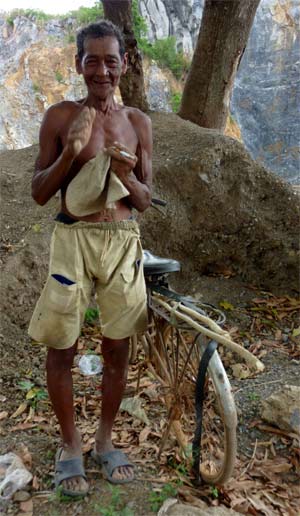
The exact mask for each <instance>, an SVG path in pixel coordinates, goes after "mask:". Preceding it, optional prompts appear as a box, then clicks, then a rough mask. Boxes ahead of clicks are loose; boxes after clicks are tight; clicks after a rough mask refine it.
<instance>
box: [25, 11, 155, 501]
mask: <svg viewBox="0 0 300 516" xmlns="http://www.w3.org/2000/svg"><path fill="white" fill-rule="evenodd" d="M77 51H78V53H77V55H76V70H77V72H78V73H79V74H81V75H83V78H84V81H85V84H86V86H87V97H86V98H85V99H82V100H79V101H76V102H71V101H64V102H60V103H58V104H55V105H54V106H51V107H50V108H49V109H48V111H47V112H46V114H45V117H44V120H43V122H42V126H41V130H40V150H39V155H38V159H37V162H36V168H35V173H34V177H33V180H32V196H33V198H34V199H35V201H36V202H37V203H38V204H40V205H44V204H45V203H46V202H47V201H48V200H49V199H50V198H51V197H52V196H53V195H54V194H55V193H56V192H57V191H58V190H61V199H62V200H61V213H60V214H59V215H58V216H57V219H56V220H57V221H58V222H57V224H56V228H55V230H54V234H53V237H52V244H51V257H50V271H49V277H48V280H47V282H46V285H45V287H44V290H43V293H42V295H41V298H40V300H39V301H38V304H37V306H36V309H35V312H34V314H33V317H32V320H31V324H30V328H29V334H30V335H31V336H32V337H33V338H34V339H35V340H37V341H39V342H42V343H43V344H47V345H48V356H47V364H46V369H47V385H48V391H49V396H50V399H51V402H52V405H53V408H54V411H55V414H56V416H57V418H58V421H59V424H60V428H61V435H62V441H63V446H62V448H61V449H60V450H59V451H58V454H57V458H56V486H60V489H61V490H62V492H63V493H65V494H69V495H71V496H72V495H84V494H86V493H87V490H88V484H87V481H86V477H85V473H84V469H83V464H82V453H81V439H80V435H79V432H78V430H77V429H76V427H75V420H74V419H75V418H74V408H73V397H72V374H71V367H72V363H73V358H74V355H75V353H76V348H77V338H78V336H79V333H80V324H81V323H82V320H83V317H84V312H85V310H86V308H87V306H88V302H89V298H90V293H91V284H92V283H93V282H95V287H96V293H97V299H98V304H99V306H100V316H101V323H102V325H103V328H104V329H103V343H102V354H103V361H104V368H103V381H102V409H101V419H100V424H99V428H98V430H97V432H96V439H95V448H94V452H93V457H94V458H95V460H96V461H97V462H98V463H99V464H100V465H101V466H102V470H103V472H104V474H105V475H106V477H107V478H108V479H109V480H110V481H111V482H115V483H118V482H120V483H124V482H128V481H131V480H133V478H134V471H133V465H132V464H130V462H129V461H128V460H127V459H126V456H125V455H124V454H122V453H121V452H120V451H119V450H115V449H114V447H113V444H112V440H111V434H112V426H113V423H114V420H115V417H116V414H117V411H118V409H119V406H120V402H121V400H122V396H123V393H124V389H125V384H126V379H127V368H128V348H129V337H130V335H132V334H134V333H136V332H138V331H144V329H145V326H146V296H145V287H144V281H143V272H142V267H140V263H141V258H142V255H141V246H140V241H139V230H138V226H137V223H136V222H135V221H134V220H132V213H131V210H132V208H133V207H134V208H135V209H137V210H138V211H139V212H143V211H144V210H145V209H146V208H148V206H149V205H150V203H151V179H152V171H151V154H152V134H151V123H150V120H149V118H148V117H147V116H146V115H145V114H144V113H142V112H141V111H139V110H138V109H135V108H128V107H125V106H121V105H119V104H117V103H116V102H115V100H114V93H115V90H116V88H117V86H118V84H119V81H120V77H121V75H122V74H125V72H126V68H127V64H126V63H127V55H126V53H125V49H124V42H123V39H122V35H121V33H120V31H119V30H118V28H116V27H115V26H114V25H113V24H112V23H110V22H108V21H100V22H99V23H96V24H92V25H89V26H88V27H85V28H84V29H82V30H81V31H80V32H79V33H78V35H77ZM101 151H102V152H104V153H106V154H108V155H109V156H111V163H110V170H111V171H113V172H115V174H116V175H117V176H118V178H119V179H120V180H121V182H122V183H123V185H124V186H125V187H126V188H127V190H128V191H129V195H128V196H127V197H124V198H123V199H121V200H120V201H117V203H116V209H114V210H105V209H104V210H103V209H101V210H99V212H96V213H92V214H90V215H87V216H83V217H77V216H76V214H74V213H70V211H68V206H67V203H66V191H67V187H68V185H69V183H70V182H71V181H72V179H73V178H75V176H77V174H78V173H79V172H80V170H81V169H82V167H83V165H86V164H87V163H88V162H89V161H90V160H92V159H93V158H94V157H95V156H96V155H97V154H98V153H99V152H101ZM120 151H123V153H122V152H121V153H120ZM124 151H125V152H124ZM87 177H88V176H87ZM99 264H100V265H99ZM72 339H73V340H72Z"/></svg>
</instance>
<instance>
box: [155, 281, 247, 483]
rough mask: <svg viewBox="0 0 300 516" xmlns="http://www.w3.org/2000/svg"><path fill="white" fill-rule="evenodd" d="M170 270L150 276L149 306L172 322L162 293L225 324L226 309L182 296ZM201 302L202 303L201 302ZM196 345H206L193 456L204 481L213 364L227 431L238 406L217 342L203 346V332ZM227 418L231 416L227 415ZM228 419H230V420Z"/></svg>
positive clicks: (197, 392)
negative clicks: (158, 299) (159, 298)
mask: <svg viewBox="0 0 300 516" xmlns="http://www.w3.org/2000/svg"><path fill="white" fill-rule="evenodd" d="M167 275H168V273H167V274H159V275H152V276H148V277H147V276H146V287H147V296H148V306H149V309H150V310H152V311H153V312H154V313H156V314H157V315H158V316H160V317H162V318H163V319H165V320H166V321H167V322H168V323H170V322H171V321H170V316H169V315H166V313H165V312H164V311H163V310H162V309H161V308H160V307H158V306H155V303H154V302H153V293H158V294H161V295H163V296H165V297H167V298H169V299H171V300H174V301H177V302H180V303H182V304H184V305H185V306H187V307H189V308H191V309H192V310H194V311H195V312H198V313H201V314H202V315H207V313H206V312H205V310H204V309H205V308H207V309H209V310H210V311H211V310H213V312H214V313H215V314H216V315H217V317H218V318H217V321H216V322H217V323H218V324H219V325H223V324H224V322H225V320H226V318H225V315H224V314H223V312H222V311H221V310H219V309H217V308H215V307H213V306H212V305H209V304H205V303H199V304H200V305H201V307H200V308H199V306H196V305H195V303H193V302H192V300H190V299H189V298H188V297H186V296H182V295H180V294H178V293H177V292H175V291H173V290H171V289H170V288H169V285H168V281H167ZM197 304H198V303H197ZM195 341H196V345H199V346H200V347H201V348H202V352H203V354H202V357H201V360H200V363H199V367H198V374H197V379H196V388H195V398H194V400H195V413H196V429H195V433H194V438H193V442H192V456H193V468H192V469H193V473H194V475H195V483H196V485H200V483H201V476H200V462H201V437H202V415H203V402H204V397H205V393H204V388H205V378H206V373H207V369H208V368H209V366H210V364H211V366H212V367H210V373H211V376H212V379H213V382H214V384H215V385H216V386H217V392H218V393H219V395H220V400H219V401H220V406H221V407H222V408H224V411H226V415H227V416H228V419H229V420H230V421H231V423H230V424H231V427H228V428H227V431H229V432H230V431H231V430H234V431H235V427H236V425H237V416H236V408H235V403H234V399H233V396H232V394H231V387H230V383H229V381H228V378H227V375H226V374H224V368H223V364H222V361H221V359H220V357H219V354H218V353H215V351H216V350H217V346H218V344H217V342H215V341H213V340H210V341H209V342H208V344H207V346H206V347H205V349H204V348H203V344H202V343H201V342H200V334H198V335H196V337H195ZM226 419H227V418H226ZM228 419H227V420H228ZM228 469H229V470H230V469H231V470H232V469H233V464H229V465H228Z"/></svg>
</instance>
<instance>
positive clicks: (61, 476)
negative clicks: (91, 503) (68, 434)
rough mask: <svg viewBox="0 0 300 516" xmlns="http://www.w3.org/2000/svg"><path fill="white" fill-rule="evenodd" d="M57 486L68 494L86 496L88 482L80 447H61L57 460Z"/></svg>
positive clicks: (63, 492)
mask: <svg viewBox="0 0 300 516" xmlns="http://www.w3.org/2000/svg"><path fill="white" fill-rule="evenodd" d="M55 486H56V489H58V488H59V489H61V493H62V494H65V495H68V496H85V495H86V494H87V492H88V488H89V486H88V483H87V481H86V476H85V472H84V467H83V459H82V454H81V451H80V449H78V448H76V449H73V448H69V447H68V448H67V447H64V448H59V450H58V451H57V454H56V460H55Z"/></svg>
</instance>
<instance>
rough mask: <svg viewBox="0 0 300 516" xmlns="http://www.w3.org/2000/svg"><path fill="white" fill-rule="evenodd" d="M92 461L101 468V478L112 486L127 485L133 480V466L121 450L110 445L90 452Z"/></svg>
mask: <svg viewBox="0 0 300 516" xmlns="http://www.w3.org/2000/svg"><path fill="white" fill-rule="evenodd" d="M92 457H93V459H94V460H95V461H96V462H97V464H99V465H100V466H101V468H102V473H103V476H104V477H105V478H106V479H107V480H108V481H109V482H111V483H112V484H127V483H128V482H132V481H133V480H134V466H133V464H131V462H130V461H129V460H128V459H127V457H126V455H125V454H124V453H123V452H122V451H121V450H116V449H115V448H114V447H113V446H112V445H111V446H110V447H109V448H107V449H105V450H103V449H101V451H98V450H97V449H96V448H95V449H94V451H92Z"/></svg>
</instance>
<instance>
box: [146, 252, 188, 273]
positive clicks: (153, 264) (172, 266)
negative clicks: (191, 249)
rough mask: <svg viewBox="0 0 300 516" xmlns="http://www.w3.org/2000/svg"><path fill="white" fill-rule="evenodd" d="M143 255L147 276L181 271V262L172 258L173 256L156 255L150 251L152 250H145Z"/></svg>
mask: <svg viewBox="0 0 300 516" xmlns="http://www.w3.org/2000/svg"><path fill="white" fill-rule="evenodd" d="M143 256H144V274H145V276H151V275H152V274H165V273H167V272H176V271H180V262H178V261H177V260H172V259H171V258H161V257H160V256H155V255H154V254H152V253H150V251H143Z"/></svg>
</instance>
